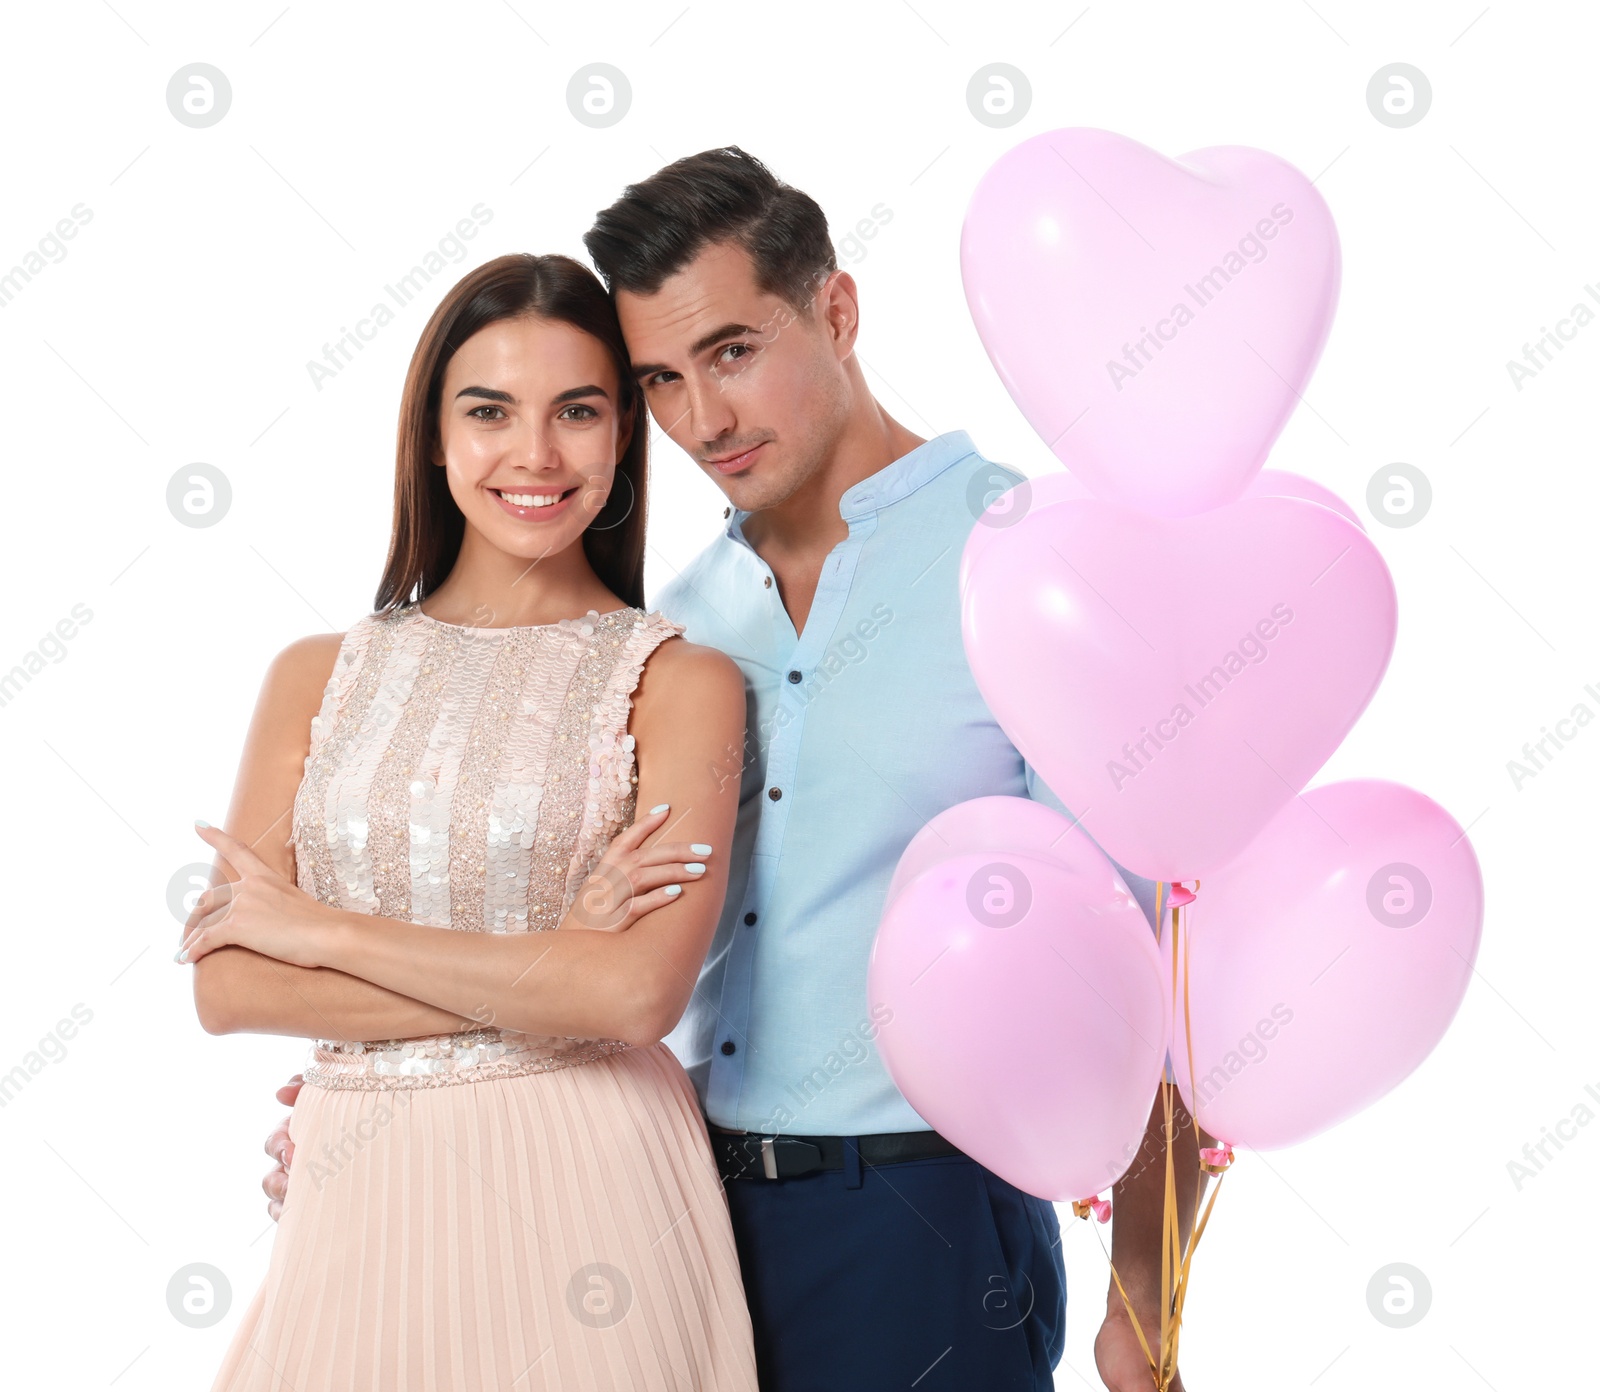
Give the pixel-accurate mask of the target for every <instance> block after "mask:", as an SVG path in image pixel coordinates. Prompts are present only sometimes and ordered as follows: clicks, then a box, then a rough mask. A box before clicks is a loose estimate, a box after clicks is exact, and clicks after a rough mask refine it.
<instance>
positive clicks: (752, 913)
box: [744, 909, 756, 923]
mask: <svg viewBox="0 0 1600 1392" xmlns="http://www.w3.org/2000/svg"><path fill="white" fill-rule="evenodd" d="M744 921H745V922H746V923H754V922H755V921H756V911H755V910H754V909H751V910H750V912H749V913H747V914H746V915H745V916H744Z"/></svg>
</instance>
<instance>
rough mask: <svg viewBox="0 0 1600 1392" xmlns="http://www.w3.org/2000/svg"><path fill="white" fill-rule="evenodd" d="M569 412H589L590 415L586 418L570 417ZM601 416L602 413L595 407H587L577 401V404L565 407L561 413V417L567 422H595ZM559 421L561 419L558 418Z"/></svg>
mask: <svg viewBox="0 0 1600 1392" xmlns="http://www.w3.org/2000/svg"><path fill="white" fill-rule="evenodd" d="M568 411H587V412H588V413H589V414H588V415H586V416H568V415H567V412H568ZM599 414H600V413H599V412H598V411H597V410H595V409H594V407H593V406H585V405H584V404H583V403H582V402H579V401H575V402H573V403H572V405H570V406H567V407H564V408H563V409H562V412H561V416H562V417H565V418H566V419H567V420H593V419H595V418H596V417H597V416H598V415H599ZM558 419H559V417H558Z"/></svg>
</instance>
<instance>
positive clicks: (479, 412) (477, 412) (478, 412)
mask: <svg viewBox="0 0 1600 1392" xmlns="http://www.w3.org/2000/svg"><path fill="white" fill-rule="evenodd" d="M485 411H500V408H499V407H498V406H474V407H473V408H472V409H471V410H470V411H468V412H467V414H468V415H469V416H472V417H473V418H474V419H476V420H481V421H486V420H490V419H492V418H491V417H489V416H486V415H484V414H483V412H485ZM500 414H501V415H502V416H503V415H504V414H505V412H504V411H500Z"/></svg>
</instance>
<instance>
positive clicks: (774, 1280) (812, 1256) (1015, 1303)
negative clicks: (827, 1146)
mask: <svg viewBox="0 0 1600 1392" xmlns="http://www.w3.org/2000/svg"><path fill="white" fill-rule="evenodd" d="M845 1153H846V1165H845V1168H844V1169H843V1170H820V1171H815V1172H813V1173H811V1174H808V1175H797V1176H794V1177H792V1178H787V1179H760V1178H741V1179H731V1180H728V1181H727V1182H726V1183H725V1184H724V1186H723V1187H724V1188H725V1189H726V1191H727V1195H728V1206H729V1210H730V1213H731V1214H732V1218H733V1233H734V1238H735V1240H736V1242H737V1244H738V1249H739V1263H740V1267H741V1269H742V1271H743V1274H744V1286H745V1294H746V1296H747V1297H748V1299H749V1302H750V1317H751V1321H752V1323H753V1324H754V1327H755V1346H756V1363H757V1368H758V1371H759V1375H760V1382H761V1389H762V1392H884V1389H885V1388H911V1387H912V1386H913V1384H915V1388H916V1392H991V1389H992V1392H1034V1389H1049V1388H1051V1387H1052V1386H1053V1380H1052V1377H1051V1369H1052V1368H1053V1367H1054V1366H1055V1365H1056V1363H1057V1362H1058V1361H1060V1358H1061V1350H1062V1347H1063V1345H1064V1343H1065V1340H1066V1271H1065V1269H1064V1266H1063V1263H1062V1257H1061V1230H1060V1225H1059V1223H1058V1222H1057V1220H1056V1213H1055V1209H1054V1207H1053V1206H1052V1205H1051V1204H1049V1203H1048V1202H1046V1201H1045V1200H1043V1199H1036V1198H1034V1197H1033V1196H1032V1195H1031V1194H1025V1193H1023V1191H1022V1190H1020V1189H1018V1188H1016V1187H1015V1186H1014V1185H1012V1184H1008V1183H1007V1182H1006V1181H1005V1180H1003V1179H1001V1178H1000V1176H999V1175H997V1174H995V1173H994V1172H993V1171H991V1170H988V1169H986V1168H984V1166H982V1165H980V1164H979V1163H978V1162H977V1161H976V1160H972V1159H969V1158H968V1157H966V1156H961V1155H952V1156H943V1155H941V1156H936V1157H934V1158H931V1159H927V1160H904V1161H899V1162H897V1163H895V1164H891V1165H879V1166H873V1165H866V1166H863V1165H861V1164H860V1163H859V1160H856V1159H855V1152H854V1143H853V1138H848V1139H847V1140H846V1145H845Z"/></svg>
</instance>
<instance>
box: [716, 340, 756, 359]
mask: <svg viewBox="0 0 1600 1392" xmlns="http://www.w3.org/2000/svg"><path fill="white" fill-rule="evenodd" d="M722 351H723V352H724V353H740V354H745V355H748V354H749V352H750V345H749V344H748V343H730V344H729V345H728V346H727V347H726V348H724V349H723V350H722ZM736 361H737V360H736Z"/></svg>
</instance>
